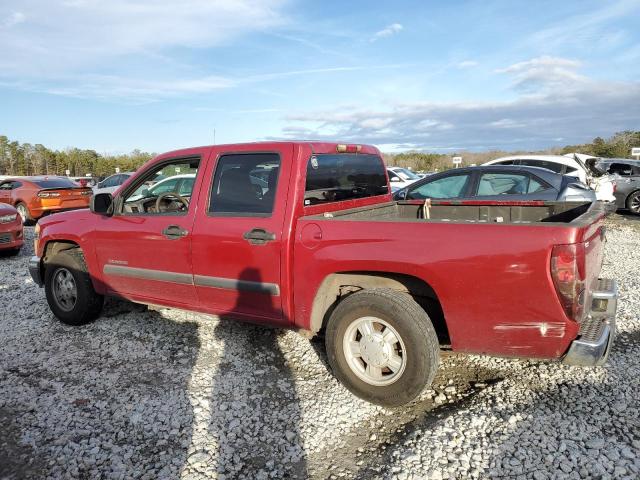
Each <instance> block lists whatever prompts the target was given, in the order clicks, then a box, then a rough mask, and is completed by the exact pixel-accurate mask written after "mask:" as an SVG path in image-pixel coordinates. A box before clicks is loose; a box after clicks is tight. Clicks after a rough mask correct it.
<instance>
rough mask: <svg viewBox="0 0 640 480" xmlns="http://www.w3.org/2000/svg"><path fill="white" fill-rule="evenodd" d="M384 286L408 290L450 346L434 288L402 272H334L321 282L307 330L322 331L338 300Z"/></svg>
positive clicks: (400, 290) (441, 310)
mask: <svg viewBox="0 0 640 480" xmlns="http://www.w3.org/2000/svg"><path fill="white" fill-rule="evenodd" d="M374 288H375V289H380V288H386V289H389V290H395V291H399V292H404V293H408V294H409V295H411V297H413V299H414V300H415V301H416V302H417V303H418V304H419V305H420V306H421V307H422V309H423V310H425V312H427V314H428V315H429V317H430V318H431V321H432V323H433V326H434V328H435V330H436V333H437V335H438V340H439V342H440V344H441V345H449V344H450V343H451V342H450V337H449V330H448V327H447V324H446V321H445V318H444V313H443V309H442V305H441V303H440V299H439V298H438V295H437V293H436V291H435V290H434V289H433V287H432V286H431V285H429V284H428V283H427V282H426V281H425V280H423V279H421V278H419V277H415V276H412V275H407V274H402V273H388V272H377V271H351V272H337V273H333V274H330V275H328V276H327V277H325V279H324V280H323V281H322V283H321V284H320V287H319V288H318V291H317V292H316V295H315V297H314V300H313V304H312V307H311V318H310V330H311V331H312V332H313V333H318V332H321V331H323V330H324V328H325V327H326V325H327V322H328V320H329V317H330V316H331V314H332V313H333V311H334V310H335V308H336V307H337V306H338V304H339V303H340V301H342V300H343V299H345V298H346V297H348V296H349V295H350V294H352V293H355V292H358V291H361V290H370V289H374Z"/></svg>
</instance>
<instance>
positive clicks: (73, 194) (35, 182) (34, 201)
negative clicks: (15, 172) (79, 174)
mask: <svg viewBox="0 0 640 480" xmlns="http://www.w3.org/2000/svg"><path fill="white" fill-rule="evenodd" d="M92 193H93V192H92V190H91V189H90V188H86V187H82V186H80V185H78V184H77V183H76V182H74V181H72V180H69V179H68V178H64V177H45V176H41V177H19V178H10V179H7V180H3V181H2V182H0V203H8V204H10V205H13V206H14V207H16V209H17V210H18V213H19V214H20V216H21V217H22V220H23V222H25V223H26V222H29V221H33V220H37V219H38V218H40V217H42V216H43V215H47V214H49V213H54V212H61V211H63V210H75V209H77V208H88V207H89V200H90V199H91V195H92Z"/></svg>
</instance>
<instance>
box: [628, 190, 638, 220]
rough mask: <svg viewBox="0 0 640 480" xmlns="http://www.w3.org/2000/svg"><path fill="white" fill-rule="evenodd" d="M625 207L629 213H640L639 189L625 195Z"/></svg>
mask: <svg viewBox="0 0 640 480" xmlns="http://www.w3.org/2000/svg"><path fill="white" fill-rule="evenodd" d="M626 207H627V209H628V210H629V211H630V212H631V213H635V214H636V215H640V190H636V191H635V192H632V193H631V194H630V195H629V196H628V197H627V202H626Z"/></svg>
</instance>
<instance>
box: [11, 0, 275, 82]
mask: <svg viewBox="0 0 640 480" xmlns="http://www.w3.org/2000/svg"><path fill="white" fill-rule="evenodd" d="M284 1H285V0H219V1H215V2H214V1H210V0H185V1H181V2H175V1H171V0H135V1H129V0H109V1H103V0H73V1H59V0H57V1H56V0H28V1H25V2H24V3H23V4H22V5H21V12H19V13H15V12H10V11H9V10H8V9H7V7H6V6H0V19H1V18H8V19H9V20H8V22H13V24H15V23H16V22H20V21H23V24H22V25H21V27H22V28H21V29H20V30H18V29H12V28H1V29H0V50H1V51H2V55H1V56H0V73H1V74H2V75H4V76H7V75H16V76H18V75H21V76H32V77H37V76H40V75H50V74H52V73H54V74H60V73H67V72H69V71H70V70H74V69H76V70H80V69H82V68H87V67H90V68H100V67H102V66H104V65H105V64H108V63H109V62H113V61H114V60H117V59H121V58H126V57H127V56H128V55H140V54H143V55H154V54H159V53H162V52H163V51H165V50H168V49H171V48H182V47H211V46H216V45H221V44H224V43H225V42H228V41H230V40H231V39H233V38H235V37H237V36H239V35H242V34H244V33H247V32H254V31H260V30H263V29H267V28H270V27H273V26H276V25H281V24H283V22H285V17H284V15H283V13H282V12H281V10H282V6H283V4H284ZM25 18H26V19H28V21H27V22H24V20H25ZM6 22H7V21H5V23H6ZM27 27H29V28H27Z"/></svg>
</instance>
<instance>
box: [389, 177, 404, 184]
mask: <svg viewBox="0 0 640 480" xmlns="http://www.w3.org/2000/svg"><path fill="white" fill-rule="evenodd" d="M391 181H392V182H394V183H398V182H401V181H402V180H400V179H399V178H398V177H393V178H392V179H391Z"/></svg>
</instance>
